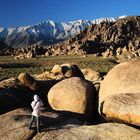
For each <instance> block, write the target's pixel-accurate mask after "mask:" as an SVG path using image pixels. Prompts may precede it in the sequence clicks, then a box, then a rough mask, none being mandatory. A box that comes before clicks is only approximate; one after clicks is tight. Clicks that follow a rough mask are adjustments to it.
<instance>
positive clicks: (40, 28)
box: [0, 16, 125, 48]
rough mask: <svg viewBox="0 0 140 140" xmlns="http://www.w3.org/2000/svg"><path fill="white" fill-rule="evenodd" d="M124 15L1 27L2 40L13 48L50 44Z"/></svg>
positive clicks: (0, 38)
mask: <svg viewBox="0 0 140 140" xmlns="http://www.w3.org/2000/svg"><path fill="white" fill-rule="evenodd" d="M124 17H125V16H121V17H117V18H100V19H95V20H77V21H71V22H62V23H56V22H54V21H51V20H48V21H45V22H42V23H39V24H35V25H29V26H24V27H9V28H4V27H0V41H2V42H4V43H6V44H7V45H8V46H10V47H13V48H20V47H26V46H29V45H33V44H39V45H41V46H44V45H50V44H55V43H58V42H62V41H64V40H66V39H68V38H71V37H73V36H74V35H76V34H78V33H79V32H80V31H81V30H83V29H85V28H86V27H88V26H91V25H92V24H99V23H102V22H115V21H117V20H119V19H121V18H124Z"/></svg>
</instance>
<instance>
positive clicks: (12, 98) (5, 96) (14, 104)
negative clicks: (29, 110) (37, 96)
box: [0, 78, 33, 114]
mask: <svg viewBox="0 0 140 140" xmlns="http://www.w3.org/2000/svg"><path fill="white" fill-rule="evenodd" d="M32 97H33V94H31V92H30V91H29V90H28V89H26V87H23V86H21V85H20V83H19V82H18V80H17V79H15V78H10V79H6V80H3V81H1V82H0V114H1V113H4V112H7V111H9V110H13V109H15V108H18V107H20V106H28V105H29V104H30V102H31V99H32Z"/></svg>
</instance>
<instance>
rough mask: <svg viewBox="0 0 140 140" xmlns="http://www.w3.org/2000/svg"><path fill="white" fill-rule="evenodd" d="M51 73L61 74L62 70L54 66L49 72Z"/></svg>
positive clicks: (58, 66)
mask: <svg viewBox="0 0 140 140" xmlns="http://www.w3.org/2000/svg"><path fill="white" fill-rule="evenodd" d="M51 72H52V73H54V74H59V73H62V68H61V66H60V65H54V67H53V68H52V70H51Z"/></svg>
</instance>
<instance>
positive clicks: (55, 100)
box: [48, 77, 96, 119]
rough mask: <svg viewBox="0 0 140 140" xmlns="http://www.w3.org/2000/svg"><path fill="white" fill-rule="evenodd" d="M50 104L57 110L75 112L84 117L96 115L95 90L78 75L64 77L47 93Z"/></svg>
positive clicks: (88, 117) (89, 117)
mask: <svg viewBox="0 0 140 140" xmlns="http://www.w3.org/2000/svg"><path fill="white" fill-rule="evenodd" d="M48 102H49V104H50V106H51V107H52V108H53V109H54V110H57V111H68V112H72V113H77V114H80V115H81V116H83V117H84V118H86V119H91V118H92V119H93V118H94V117H95V115H96V105H95V103H96V92H95V88H94V87H93V85H92V84H91V83H89V82H87V81H86V80H84V79H82V78H79V77H72V78H68V79H64V80H62V81H60V82H59V83H57V84H56V85H54V86H53V87H52V88H51V89H50V91H49V93H48Z"/></svg>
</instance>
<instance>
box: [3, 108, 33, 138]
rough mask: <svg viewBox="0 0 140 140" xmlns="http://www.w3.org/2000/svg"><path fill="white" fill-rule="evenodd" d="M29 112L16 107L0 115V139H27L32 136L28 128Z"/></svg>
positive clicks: (31, 131)
mask: <svg viewBox="0 0 140 140" xmlns="http://www.w3.org/2000/svg"><path fill="white" fill-rule="evenodd" d="M29 114H30V113H29V112H28V111H25V110H24V109H17V110H14V111H11V112H8V113H6V114H3V115H0V139H1V140H27V139H30V138H32V135H33V134H34V131H33V130H28V128H27V126H28V122H29V118H28V116H29Z"/></svg>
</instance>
